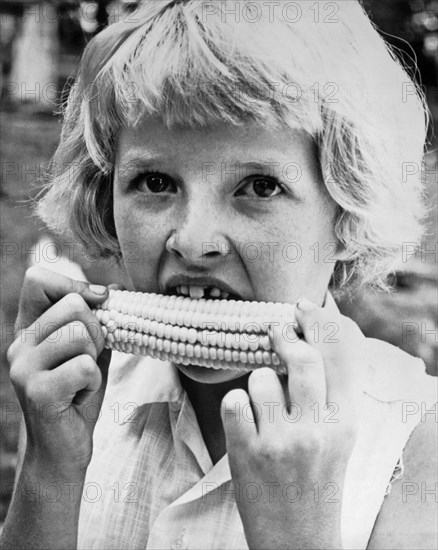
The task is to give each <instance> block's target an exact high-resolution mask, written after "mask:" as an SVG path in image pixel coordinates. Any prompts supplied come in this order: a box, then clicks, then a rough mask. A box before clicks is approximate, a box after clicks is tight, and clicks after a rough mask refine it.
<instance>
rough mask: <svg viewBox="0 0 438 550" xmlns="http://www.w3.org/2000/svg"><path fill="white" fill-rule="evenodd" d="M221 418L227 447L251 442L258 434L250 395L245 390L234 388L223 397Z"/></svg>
mask: <svg viewBox="0 0 438 550" xmlns="http://www.w3.org/2000/svg"><path fill="white" fill-rule="evenodd" d="M221 418H222V424H223V426H224V431H225V437H226V442H227V449H230V448H234V446H236V445H239V444H240V443H249V442H250V441H252V440H253V439H254V438H255V437H256V436H257V428H256V424H255V419H254V416H253V413H252V408H251V404H250V400H249V395H248V394H247V393H246V391H245V390H242V389H234V390H231V391H229V392H228V393H227V394H226V395H225V397H224V398H223V399H222V403H221Z"/></svg>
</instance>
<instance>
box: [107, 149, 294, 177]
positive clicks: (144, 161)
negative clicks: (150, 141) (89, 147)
mask: <svg viewBox="0 0 438 550" xmlns="http://www.w3.org/2000/svg"><path fill="white" fill-rule="evenodd" d="M168 158H169V157H168V156H167V155H160V154H153V153H147V152H142V153H141V154H138V153H133V152H131V151H128V152H127V153H126V154H125V155H124V156H123V157H122V159H121V162H120V163H119V165H118V173H119V175H120V176H121V178H122V179H125V178H126V177H129V175H130V174H131V173H132V172H137V171H138V170H140V169H143V170H147V169H151V168H154V167H156V166H157V165H159V164H163V163H165V162H166V161H167V160H168ZM292 162H293V161H292V160H290V159H286V158H284V157H283V156H281V157H279V158H275V159H274V158H272V157H271V158H270V157H268V158H264V159H263V160H260V159H258V160H255V159H248V160H246V161H245V162H241V161H240V160H237V161H235V162H232V161H227V162H221V163H215V162H208V161H206V162H203V163H202V164H204V165H205V166H207V165H210V166H211V165H212V164H213V165H214V164H216V165H217V167H218V168H220V169H221V170H225V171H226V170H227V167H232V166H238V167H239V168H240V169H242V168H248V169H252V170H260V171H266V170H268V171H269V172H270V173H275V171H276V169H277V170H278V169H279V168H280V167H281V166H284V165H285V164H288V163H289V164H290V163H292ZM230 170H231V168H230Z"/></svg>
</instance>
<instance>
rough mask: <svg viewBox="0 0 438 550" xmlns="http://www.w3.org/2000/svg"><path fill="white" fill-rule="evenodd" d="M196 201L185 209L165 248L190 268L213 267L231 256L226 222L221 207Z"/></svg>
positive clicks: (206, 200) (205, 200)
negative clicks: (212, 265)
mask: <svg viewBox="0 0 438 550" xmlns="http://www.w3.org/2000/svg"><path fill="white" fill-rule="evenodd" d="M207 202H208V199H205V197H204V201H203V202H201V201H195V202H194V203H192V204H189V205H187V206H186V208H185V209H184V211H182V212H181V215H180V216H178V218H177V220H176V222H177V223H176V225H175V228H174V229H173V231H172V232H171V234H170V235H169V238H168V240H167V242H166V249H167V251H168V252H170V253H171V254H173V255H175V256H177V257H178V258H179V259H181V260H183V261H184V262H185V263H186V264H187V265H192V266H197V267H202V266H203V267H211V264H214V263H217V262H218V261H221V260H223V259H224V258H225V257H226V256H227V255H228V254H229V253H230V249H231V247H230V243H229V241H228V240H227V238H226V237H225V236H224V230H225V228H226V220H225V218H224V216H223V215H221V212H220V208H219V207H215V206H214V205H213V206H212V205H208V204H207ZM222 210H223V209H222Z"/></svg>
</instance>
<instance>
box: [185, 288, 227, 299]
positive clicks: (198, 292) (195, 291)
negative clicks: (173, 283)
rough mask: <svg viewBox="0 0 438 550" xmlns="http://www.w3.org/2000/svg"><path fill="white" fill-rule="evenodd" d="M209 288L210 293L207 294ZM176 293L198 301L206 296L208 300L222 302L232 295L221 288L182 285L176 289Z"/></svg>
mask: <svg viewBox="0 0 438 550" xmlns="http://www.w3.org/2000/svg"><path fill="white" fill-rule="evenodd" d="M208 288H209V291H207V292H205V291H206V289H208ZM176 293H177V294H178V295H180V296H181V295H182V296H190V298H194V299H196V300H199V299H200V298H204V296H205V297H206V298H207V297H208V298H220V299H221V300H226V299H227V298H228V296H229V295H230V293H229V292H225V290H221V289H220V288H217V287H215V286H213V287H205V289H204V287H202V286H197V285H190V286H189V285H181V286H177V287H176Z"/></svg>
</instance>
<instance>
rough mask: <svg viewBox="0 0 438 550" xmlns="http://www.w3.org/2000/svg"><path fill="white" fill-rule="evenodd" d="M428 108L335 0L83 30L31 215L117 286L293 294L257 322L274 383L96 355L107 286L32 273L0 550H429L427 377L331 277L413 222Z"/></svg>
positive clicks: (377, 263) (192, 1) (365, 273)
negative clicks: (291, 321) (348, 302)
mask: <svg viewBox="0 0 438 550" xmlns="http://www.w3.org/2000/svg"><path fill="white" fill-rule="evenodd" d="M426 122H427V121H426V117H425V114H424V106H423V103H422V100H421V98H420V97H419V95H418V93H417V91H416V89H415V86H414V85H413V83H412V81H411V80H410V78H409V77H408V75H407V74H406V73H405V72H404V70H403V69H402V68H401V66H400V65H399V63H398V62H397V61H396V59H395V57H394V55H393V54H392V53H391V52H390V51H389V50H388V49H387V47H386V45H385V44H384V42H383V41H382V40H381V39H380V38H379V36H378V34H377V32H376V31H375V29H374V28H373V26H372V25H371V23H370V21H369V20H368V19H367V17H366V15H365V14H364V12H363V10H362V8H361V6H360V5H359V4H358V3H357V2H356V1H343V2H340V3H334V2H327V3H325V2H317V3H310V2H258V1H257V2H254V1H251V2H246V1H239V2H233V1H225V0H224V1H209V0H208V1H199V0H187V1H176V0H160V1H144V2H143V3H142V4H141V5H140V7H139V9H138V10H136V11H135V12H134V13H133V14H131V15H127V14H126V15H125V14H122V15H121V20H120V21H119V22H117V23H114V24H113V25H111V26H110V27H109V28H108V29H106V30H105V31H103V32H101V33H100V34H99V35H98V36H97V37H96V38H95V39H94V40H93V41H92V42H91V43H90V44H89V45H88V47H87V49H86V51H85V54H84V57H83V59H82V62H81V66H80V70H79V74H78V77H77V80H76V83H75V86H74V87H73V89H72V91H71V93H70V97H69V100H68V105H67V109H66V112H65V120H64V127H63V133H62V138H61V143H60V146H59V149H58V151H57V153H56V155H55V157H54V162H53V177H52V179H51V181H50V184H49V186H48V190H47V193H46V194H45V196H44V198H43V199H42V200H41V202H40V204H39V214H40V215H41V216H42V217H43V219H44V220H45V221H46V222H47V223H48V225H49V226H50V227H51V228H52V229H55V230H59V231H62V230H65V229H66V228H68V229H69V231H70V232H71V235H73V236H74V238H76V239H79V240H80V241H81V242H82V243H83V244H84V245H85V246H86V247H88V248H91V247H96V246H98V249H99V250H100V253H101V255H102V256H103V257H111V256H113V257H116V258H118V259H119V260H120V261H121V262H122V264H123V265H124V267H125V269H126V272H127V274H128V276H129V280H130V282H131V289H135V290H137V291H142V292H158V293H163V294H189V295H190V296H191V297H193V298H200V297H202V296H208V295H209V293H211V295H212V296H214V295H216V296H218V297H223V298H225V297H228V298H229V299H243V300H250V301H273V302H289V303H291V304H295V303H297V308H296V322H297V325H298V327H299V328H297V333H298V334H299V337H298V335H297V334H296V333H294V332H293V333H292V334H291V333H288V335H287V337H286V335H285V334H284V331H282V330H281V327H279V326H277V325H276V324H275V323H273V324H272V327H271V329H270V341H271V345H272V346H273V349H274V350H275V351H276V352H277V354H278V356H279V357H280V359H281V360H282V362H283V363H284V364H285V365H286V366H287V376H286V375H277V374H276V373H275V372H274V371H273V370H272V369H271V368H269V367H268V366H265V367H262V368H259V369H257V370H254V372H252V373H251V374H248V373H243V372H242V371H240V370H222V369H218V370H214V369H208V368H202V367H197V366H193V365H189V366H183V365H180V364H170V363H169V364H168V363H163V362H161V361H157V360H152V359H149V358H141V359H139V358H138V357H135V356H130V355H123V354H120V353H116V352H113V353H112V354H111V352H110V351H109V350H104V349H103V348H104V340H103V335H102V331H101V329H100V328H99V327H96V321H95V318H94V317H93V314H92V313H91V309H92V308H93V307H94V306H96V305H97V304H100V303H102V302H103V301H104V300H105V299H106V298H107V296H108V289H107V288H105V287H99V286H96V285H93V284H87V283H83V282H78V281H75V280H72V279H69V278H66V277H63V276H61V275H56V274H49V273H48V272H46V271H44V270H41V269H39V268H33V269H31V270H30V271H28V273H27V276H26V280H25V283H24V286H23V291H22V295H21V301H20V309H19V316H18V320H17V338H16V340H15V342H14V343H13V345H12V346H11V348H10V351H9V360H10V363H11V378H12V381H13V383H14V385H15V388H16V391H17V394H18V397H19V399H20V403H21V405H22V408H23V411H24V415H25V420H26V432H27V443H26V446H25V451H24V453H23V459H22V462H23V463H22V468H21V474H20V478H19V481H18V484H17V489H16V491H15V496H14V499H13V502H12V504H11V508H10V512H9V516H8V519H7V523H6V526H5V530H4V535H3V537H4V544H5V546H6V547H8V548H11V547H12V548H24V547H29V548H40V547H41V548H74V547H76V546H79V547H80V548H96V549H97V548H105V549H108V548H130V549H131V548H169V547H171V548H236V549H240V548H247V547H249V548H251V549H256V548H366V547H368V548H412V547H421V548H432V546H433V539H434V529H433V524H434V521H433V518H434V517H435V516H434V515H432V514H433V510H434V507H433V495H432V496H431V491H432V490H433V488H434V485H433V482H434V479H433V478H434V472H435V468H434V466H433V460H431V459H430V457H433V456H434V453H435V454H436V448H435V447H434V445H435V442H434V437H433V435H432V434H433V432H432V431H431V430H433V427H434V426H433V423H431V422H430V420H433V417H432V415H431V414H425V413H427V411H428V407H429V408H430V403H431V402H433V401H434V398H433V391H432V388H433V384H432V382H431V380H429V379H428V377H427V376H426V375H425V374H424V366H423V365H422V363H421V361H420V360H418V359H414V358H412V357H410V356H408V355H407V354H405V353H404V352H402V351H400V350H399V349H396V348H393V347H391V346H390V345H388V344H385V343H384V342H381V341H377V340H370V339H367V338H365V337H364V336H363V335H362V334H361V332H360V330H359V329H358V327H357V326H356V325H355V324H354V323H353V322H352V321H351V320H349V319H347V318H345V317H343V316H342V315H341V314H340V313H339V311H338V309H337V307H336V304H335V302H334V300H333V298H332V295H331V293H330V292H328V289H329V288H330V291H331V292H332V293H340V292H344V291H345V290H346V289H347V288H349V289H351V288H353V286H356V287H357V286H360V285H364V284H367V283H368V284H374V285H375V286H378V287H381V288H385V283H384V281H385V276H386V274H387V273H388V271H389V270H390V269H391V266H392V265H393V264H394V262H395V261H396V260H397V256H398V254H399V253H400V249H401V245H402V243H403V242H404V241H410V242H412V241H415V240H416V239H417V238H418V235H419V227H420V221H421V216H422V214H423V211H422V205H421V200H420V195H421V185H420V183H421V182H420V179H419V177H418V176H414V175H413V173H414V172H415V173H418V172H419V171H418V170H417V171H415V170H411V169H408V168H407V167H408V166H409V167H411V168H412V165H414V166H419V165H420V163H421V158H422V153H423V146H424V140H425V128H426ZM254 250H256V254H254ZM315 250H318V251H324V252H326V253H324V254H317V255H316V254H315ZM75 329H76V330H75ZM77 329H79V330H77ZM55 336H56V337H55ZM49 407H52V408H53V410H54V411H55V413H56V414H55V415H48V414H47V410H48V408H49ZM42 411H43V412H42ZM427 419H428V420H429V422H426V420H427ZM405 447H406V448H405ZM403 464H404V469H405V473H404V477H403V480H402V481H401V482H400V481H399V482H394V478H395V477H400V475H401V471H402V470H403ZM391 481H393V485H392V491H391V492H389V489H390V488H391ZM387 493H389V494H387ZM386 494H387V496H386V497H385V495H386Z"/></svg>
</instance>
